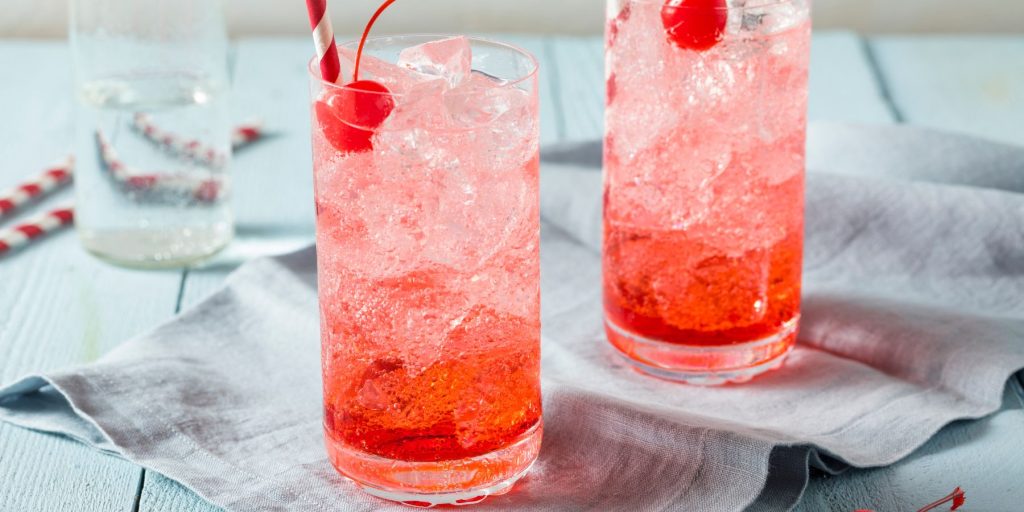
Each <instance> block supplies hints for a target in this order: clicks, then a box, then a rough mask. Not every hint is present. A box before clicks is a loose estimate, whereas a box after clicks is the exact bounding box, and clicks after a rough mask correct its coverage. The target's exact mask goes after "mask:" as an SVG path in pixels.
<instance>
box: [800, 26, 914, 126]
mask: <svg viewBox="0 0 1024 512" xmlns="http://www.w3.org/2000/svg"><path fill="white" fill-rule="evenodd" d="M809 89H810V98H809V100H808V109H807V110H808V113H807V116H808V119H810V120H811V121H839V122H854V123H892V122H894V120H895V116H894V115H893V113H892V111H891V110H890V109H889V106H888V105H887V104H886V99H885V97H884V92H883V91H882V89H881V88H880V86H879V83H878V81H877V79H876V78H875V74H874V71H873V69H872V63H871V61H870V60H869V59H868V56H867V54H866V53H865V41H864V40H863V39H862V38H861V37H860V36H858V35H857V34H854V33H852V32H817V33H815V35H814V39H813V41H812V45H811V81H810V86H809Z"/></svg>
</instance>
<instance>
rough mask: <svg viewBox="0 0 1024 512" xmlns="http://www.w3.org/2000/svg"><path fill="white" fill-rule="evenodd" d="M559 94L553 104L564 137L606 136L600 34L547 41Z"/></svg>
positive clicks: (590, 137)
mask: <svg viewBox="0 0 1024 512" xmlns="http://www.w3.org/2000/svg"><path fill="white" fill-rule="evenodd" d="M548 48H549V52H550V55H551V57H552V61H553V62H551V67H552V69H551V71H549V73H550V74H551V75H552V77H553V80H554V81H555V83H554V86H555V88H556V89H557V94H556V96H555V99H554V102H553V103H554V104H555V105H556V106H557V108H558V109H559V111H560V112H561V115H562V116H563V118H564V122H563V123H562V126H561V127H560V131H561V132H562V133H561V134H562V137H561V139H562V140H564V141H581V140H599V139H601V138H602V137H604V87H605V84H604V82H605V79H604V43H603V40H602V39H601V38H599V37H584V38H577V37H556V38H552V39H551V40H550V43H548Z"/></svg>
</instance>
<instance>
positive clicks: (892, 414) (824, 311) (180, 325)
mask: <svg viewBox="0 0 1024 512" xmlns="http://www.w3.org/2000/svg"><path fill="white" fill-rule="evenodd" d="M808 151H809V152H808V167H809V169H810V170H811V171H812V172H810V173H809V176H808V184H807V228H806V231H807V239H806V256H805V286H804V289H805V291H804V306H803V318H802V323H801V328H800V334H799V342H798V346H797V348H796V349H795V351H794V352H793V353H792V354H791V356H790V357H789V359H788V361H787V363H786V364H785V366H783V368H781V369H780V370H777V371H774V372H771V373H768V374H765V375H763V376H761V377H759V378H757V379H755V380H754V381H753V382H751V383H748V384H745V385H730V386H724V387H718V388H701V387H692V386H685V385H679V384H673V383H669V382H665V381H661V380H657V379H652V378H649V377H645V376H643V375H640V374H638V373H637V372H635V371H633V370H631V369H630V368H629V367H628V366H627V365H626V364H625V363H623V362H622V360H621V359H619V357H618V356H617V355H616V354H615V353H614V351H613V349H611V348H610V346H609V345H608V344H607V342H606V341H605V339H604V333H603V326H602V320H601V310H602V308H601V290H600V285H599V283H600V257H599V249H600V226H601V217H600V215H601V212H600V208H601V177H600V144H598V143H590V144H579V145H574V146H563V147H558V148H551V149H550V151H547V152H546V153H545V155H544V160H545V164H544V167H543V171H542V178H541V179H542V190H543V192H542V208H541V211H542V216H543V220H544V222H543V228H542V297H543V377H544V383H543V384H544V394H545V398H544V407H545V410H544V421H545V437H544V444H543V447H542V449H541V455H540V459H539V460H538V462H537V464H536V465H535V466H534V469H533V470H532V471H531V473H530V474H529V475H528V476H527V477H526V478H525V479H524V480H523V481H522V482H521V483H520V484H519V485H517V487H516V488H515V489H514V491H513V492H511V493H509V494H507V495H504V496H498V497H492V498H490V499H488V500H487V501H485V502H483V503H481V504H479V505H474V506H473V509H474V510H479V511H490V510H516V511H566V510H570V511H571V510H601V511H605V510H628V511H639V512H646V511H662V510H697V511H740V510H752V511H759V510H787V509H789V508H790V507H792V506H793V505H794V504H795V503H796V502H797V501H798V499H799V497H800V494H801V493H802V491H803V489H804V487H805V486H806V482H807V476H808V467H809V465H815V466H818V467H820V468H823V469H826V470H838V469H841V468H842V467H843V466H845V465H854V466H878V465H886V464H890V463H893V462H895V461H898V460H899V459H900V458H902V457H904V456H906V455H907V454H909V453H910V452H912V451H913V450H914V449H915V448H917V447H919V446H920V445H922V444H923V443H925V442H926V441H927V440H928V439H929V438H930V437H931V436H932V435H933V434H934V433H935V432H936V431H938V430H939V429H940V428H941V427H942V426H943V425H945V424H947V423H949V422H951V421H953V420H957V419H964V418H979V417H982V416H984V415H987V414H990V413H992V412H994V411H995V410H996V409H997V408H998V407H999V406H1000V402H1001V397H1002V393H1003V389H1004V386H1005V383H1006V380H1007V378H1008V377H1009V376H1010V375H1011V374H1012V373H1013V372H1014V371H1016V370H1018V369H1020V368H1024V195H1022V194H1021V193H1022V192H1024V149H1020V148H1014V147H1010V146H1003V145H999V144H994V143H990V142H986V141H981V140H976V139H971V138H967V137H960V136H955V135H949V134H942V133H936V132H930V131H924V130H918V129H911V128H902V127H867V126H850V125H815V126H813V128H812V130H811V137H810V143H809V150H808ZM316 300H317V297H316V290H315V255H314V251H313V250H312V249H307V250H304V251H300V252H298V253H294V254H290V255H286V256H282V257H277V258H271V259H261V260H256V261H253V262H250V263H248V264H246V265H244V266H243V267H241V268H240V269H239V270H238V271H236V272H235V273H234V274H232V275H231V276H230V277H229V278H228V279H227V282H226V284H225V286H224V287H223V289H221V290H220V291H218V292H216V293H215V294H213V295H212V296H210V297H209V298H207V299H206V300H205V301H203V302H202V303H200V304H198V305H197V306H195V307H194V308H192V309H191V310H189V311H187V312H185V313H184V314H182V315H181V316H179V317H177V318H175V319H173V320H172V321H170V322H169V323H167V324H165V325H163V326H161V327H159V328H157V329H156V330H155V331H153V332H152V333H150V334H148V335H145V336H143V337H141V338H139V339H136V340H133V341H130V342H127V343H125V344H123V345H121V346H120V347H119V348H117V349H115V350H114V351H112V352H111V353H109V354H107V355H106V356H105V357H104V358H102V359H101V360H100V361H98V362H96V363H93V364H89V365H85V366H79V367H74V368H69V369H66V370H62V371H55V372H49V373H46V374H44V375H38V376H29V377H26V378H25V379H22V380H20V381H18V382H15V383H13V384H11V385H9V386H7V387H6V388H3V389H2V390H0V419H3V420H5V421H9V422H11V423H14V424H17V425H21V426H24V427H27V428H32V429H37V430H41V431H46V432H56V433H60V434H64V435H67V436H70V437H72V438H74V439H77V440H79V441H80V442H83V443H86V444H89V445H92V446H94V447H96V448H98V449H100V450H104V451H107V452H110V453H114V454H117V455H119V456H121V457H124V458H126V459H128V460H131V461H133V462H135V463H138V464H140V465H142V466H144V467H146V468H149V469H152V470H155V471H158V472H160V473H162V474H164V475H166V476H168V477H170V478H172V479H174V480H176V481H178V482H180V483H182V484H184V485H185V486H187V487H189V488H190V489H192V490H194V491H195V492H197V493H198V494H200V495H201V496H203V497H204V498H206V499H207V500H209V501H211V502H213V503H215V504H217V505H221V506H223V507H226V508H228V509H230V510H236V511H267V510H290V511H346V512H347V511H369V510H405V508H403V507H400V506H398V505H393V504H389V503H386V502H383V501H380V500H377V499H376V498H372V497H369V496H367V495H365V494H363V493H361V492H359V491H358V490H357V489H356V488H355V486H354V485H352V484H350V483H348V482H347V481H345V480H344V479H342V478H341V477H339V476H338V475H337V474H336V473H335V472H334V470H333V469H332V468H331V466H330V464H329V463H328V462H327V459H326V454H325V451H324V448H323V444H322V443H323V441H322V439H323V438H322V433H321V402H320V400H321V389H320V372H319V354H320V352H319V339H318V317H317V302H316Z"/></svg>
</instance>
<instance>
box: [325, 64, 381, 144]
mask: <svg viewBox="0 0 1024 512" xmlns="http://www.w3.org/2000/svg"><path fill="white" fill-rule="evenodd" d="M394 109H395V99H394V98H393V97H392V96H391V94H390V91H389V90H388V88H387V87H384V86H383V85H381V84H380V83H378V82H374V81H373V80H360V81H358V82H352V83H351V84H348V85H346V86H345V87H342V88H339V89H337V90H334V91H331V92H329V93H328V96H327V97H326V98H325V99H323V100H320V101H317V102H316V117H317V120H318V121H319V122H320V129H321V130H323V132H324V136H325V137H326V138H327V141H328V142H330V143H331V146H333V147H334V149H337V150H338V151H341V152H343V153H350V152H359V151H369V150H371V149H373V144H372V143H371V142H370V139H372V138H373V133H374V132H373V130H374V129H376V128H377V127H378V126H380V125H381V123H383V122H384V120H385V119H387V117H388V116H389V115H391V111H392V110H394Z"/></svg>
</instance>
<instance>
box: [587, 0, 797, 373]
mask: <svg viewBox="0 0 1024 512" xmlns="http://www.w3.org/2000/svg"><path fill="white" fill-rule="evenodd" d="M810 32H811V28H810V18H809V0H742V1H741V0H729V1H728V2H726V1H725V0H611V1H609V4H608V27H607V61H608V62H607V132H606V138H605V205H604V206H605V213H604V251H603V263H604V298H605V299H604V300H605V323H606V331H607V334H608V338H609V340H610V341H611V343H612V344H613V345H614V346H615V347H616V348H617V349H618V350H619V351H621V352H622V353H623V354H625V355H626V356H627V357H628V359H629V360H630V361H631V362H633V363H634V364H635V365H636V366H637V367H638V368H640V369H641V370H643V371H646V372H648V373H652V374H655V375H658V376H661V377H665V378H669V379H673V380H680V381H685V382H691V383H701V384H717V383H722V382H728V381H733V382H736V381H743V380H746V379H749V378H750V377H752V376H753V375H756V374H758V373H760V372H763V371H766V370H768V369H771V368H773V367H777V366H778V365H779V364H781V362H782V359H783V358H784V356H785V355H786V354H787V353H788V352H789V351H790V349H791V348H792V346H793V344H794V342H795V338H796V329H797V322H798V319H799V312H800V276H801V254H802V246H803V190H804V141H805V132H806V111H807V71H808V58H809V46H810Z"/></svg>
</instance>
